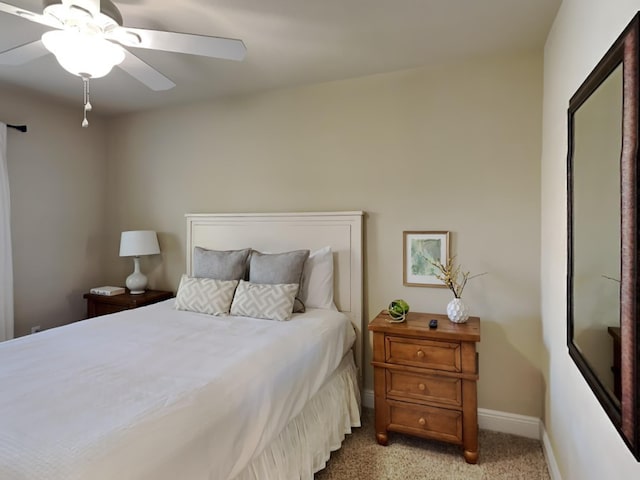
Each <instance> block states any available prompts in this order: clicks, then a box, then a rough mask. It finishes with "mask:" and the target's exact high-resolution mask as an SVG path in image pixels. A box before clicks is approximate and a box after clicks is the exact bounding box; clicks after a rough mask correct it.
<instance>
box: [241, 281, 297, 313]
mask: <svg viewBox="0 0 640 480" xmlns="http://www.w3.org/2000/svg"><path fill="white" fill-rule="evenodd" d="M298 288H299V284H297V283H279V284H267V283H251V282H245V281H244V280H240V283H239V284H238V288H236V293H235V295H234V296H233V303H231V315H237V316H240V317H252V318H264V319H266V320H279V321H283V320H289V319H290V318H291V314H292V313H293V302H294V300H295V298H296V293H297V292H298Z"/></svg>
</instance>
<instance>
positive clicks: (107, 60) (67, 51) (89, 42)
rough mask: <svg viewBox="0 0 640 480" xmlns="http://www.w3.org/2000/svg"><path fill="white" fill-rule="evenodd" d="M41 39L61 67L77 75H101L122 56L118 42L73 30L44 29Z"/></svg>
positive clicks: (97, 76) (89, 76)
mask: <svg viewBox="0 0 640 480" xmlns="http://www.w3.org/2000/svg"><path fill="white" fill-rule="evenodd" d="M42 43H43V44H44V46H45V47H46V48H47V50H49V51H50V52H51V53H53V54H54V55H55V56H56V59H57V60H58V63H59V64H60V65H61V66H62V68H64V69H65V70H66V71H67V72H69V73H73V74H74V75H77V76H79V77H88V78H100V77H104V76H105V75H106V74H108V73H109V72H110V71H111V69H112V68H113V67H114V66H115V65H118V64H119V63H121V62H122V61H123V60H124V50H123V49H122V47H120V45H116V44H115V43H112V42H110V41H109V40H105V39H104V38H102V37H100V36H98V35H90V34H87V33H83V32H77V31H75V30H52V31H50V32H46V33H44V34H43V35H42Z"/></svg>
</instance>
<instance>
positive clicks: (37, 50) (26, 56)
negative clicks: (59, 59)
mask: <svg viewBox="0 0 640 480" xmlns="http://www.w3.org/2000/svg"><path fill="white" fill-rule="evenodd" d="M48 53H50V52H49V50H47V49H46V48H45V46H44V45H43V43H42V40H36V41H35V42H30V43H25V44H24V45H20V46H18V47H14V48H12V49H10V50H5V51H4V52H0V64H2V65H23V64H25V63H27V62H30V61H31V60H35V59H36V58H40V57H44V56H45V55H47V54H48Z"/></svg>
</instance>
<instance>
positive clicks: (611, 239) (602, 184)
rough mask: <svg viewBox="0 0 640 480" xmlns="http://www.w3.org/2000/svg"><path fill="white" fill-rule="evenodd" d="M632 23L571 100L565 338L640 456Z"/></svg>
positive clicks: (635, 27) (638, 20) (637, 22)
mask: <svg viewBox="0 0 640 480" xmlns="http://www.w3.org/2000/svg"><path fill="white" fill-rule="evenodd" d="M639 26H640V14H636V16H635V17H634V18H633V20H632V21H631V23H630V24H629V25H628V26H627V28H625V30H624V31H623V32H622V34H621V35H620V36H619V37H618V39H617V40H616V42H615V43H614V44H613V46H612V47H611V48H610V49H609V51H608V52H607V53H606V54H605V56H604V57H603V59H602V60H601V61H600V62H599V63H598V65H597V66H596V67H595V69H594V70H593V71H592V72H591V74H590V75H589V76H588V77H587V79H586V80H585V81H584V82H583V83H582V85H581V86H580V88H579V89H578V90H577V91H576V93H575V94H574V95H573V97H571V100H570V102H569V110H568V117H569V118H568V120H569V121H568V126H569V149H568V155H567V211H568V218H567V220H568V222H567V226H568V241H567V247H568V252H567V259H568V265H567V297H568V298H567V344H568V347H569V355H570V356H571V358H573V360H574V361H575V363H576V365H577V366H578V369H579V370H580V372H582V374H583V375H584V377H585V379H586V381H587V383H588V384H589V386H590V387H591V389H592V390H593V392H594V394H595V395H596V397H597V398H598V400H599V401H600V403H601V404H602V406H603V408H604V409H605V411H606V412H607V414H608V415H609V418H611V421H612V422H613V423H614V425H615V426H616V428H617V429H618V431H619V432H620V434H621V435H622V437H623V438H624V440H625V442H626V443H627V445H628V446H629V448H630V450H631V451H632V452H633V454H634V456H635V457H636V459H638V460H639V461H640V404H639V403H638V402H640V393H639V392H640V317H639V315H640V308H639V307H640V294H639V292H638V289H639V288H640V282H639V279H638V275H639V274H640V269H639V266H640V265H639V256H638V244H639V242H640V238H639V232H638V228H639V227H640V222H639V221H638V220H639V219H638V216H639V212H640V206H639V194H640V190H639V189H638V180H639V172H638V167H639V165H638V159H639V157H638V102H639V97H640V95H639V91H638V89H639V72H638V69H639V65H638V64H639V61H638V60H639V55H640V49H639V47H638V42H639V36H640V28H639Z"/></svg>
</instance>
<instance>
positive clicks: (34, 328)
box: [31, 325, 40, 333]
mask: <svg viewBox="0 0 640 480" xmlns="http://www.w3.org/2000/svg"><path fill="white" fill-rule="evenodd" d="M39 331H40V325H36V326H35V327H31V333H38V332H39Z"/></svg>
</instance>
